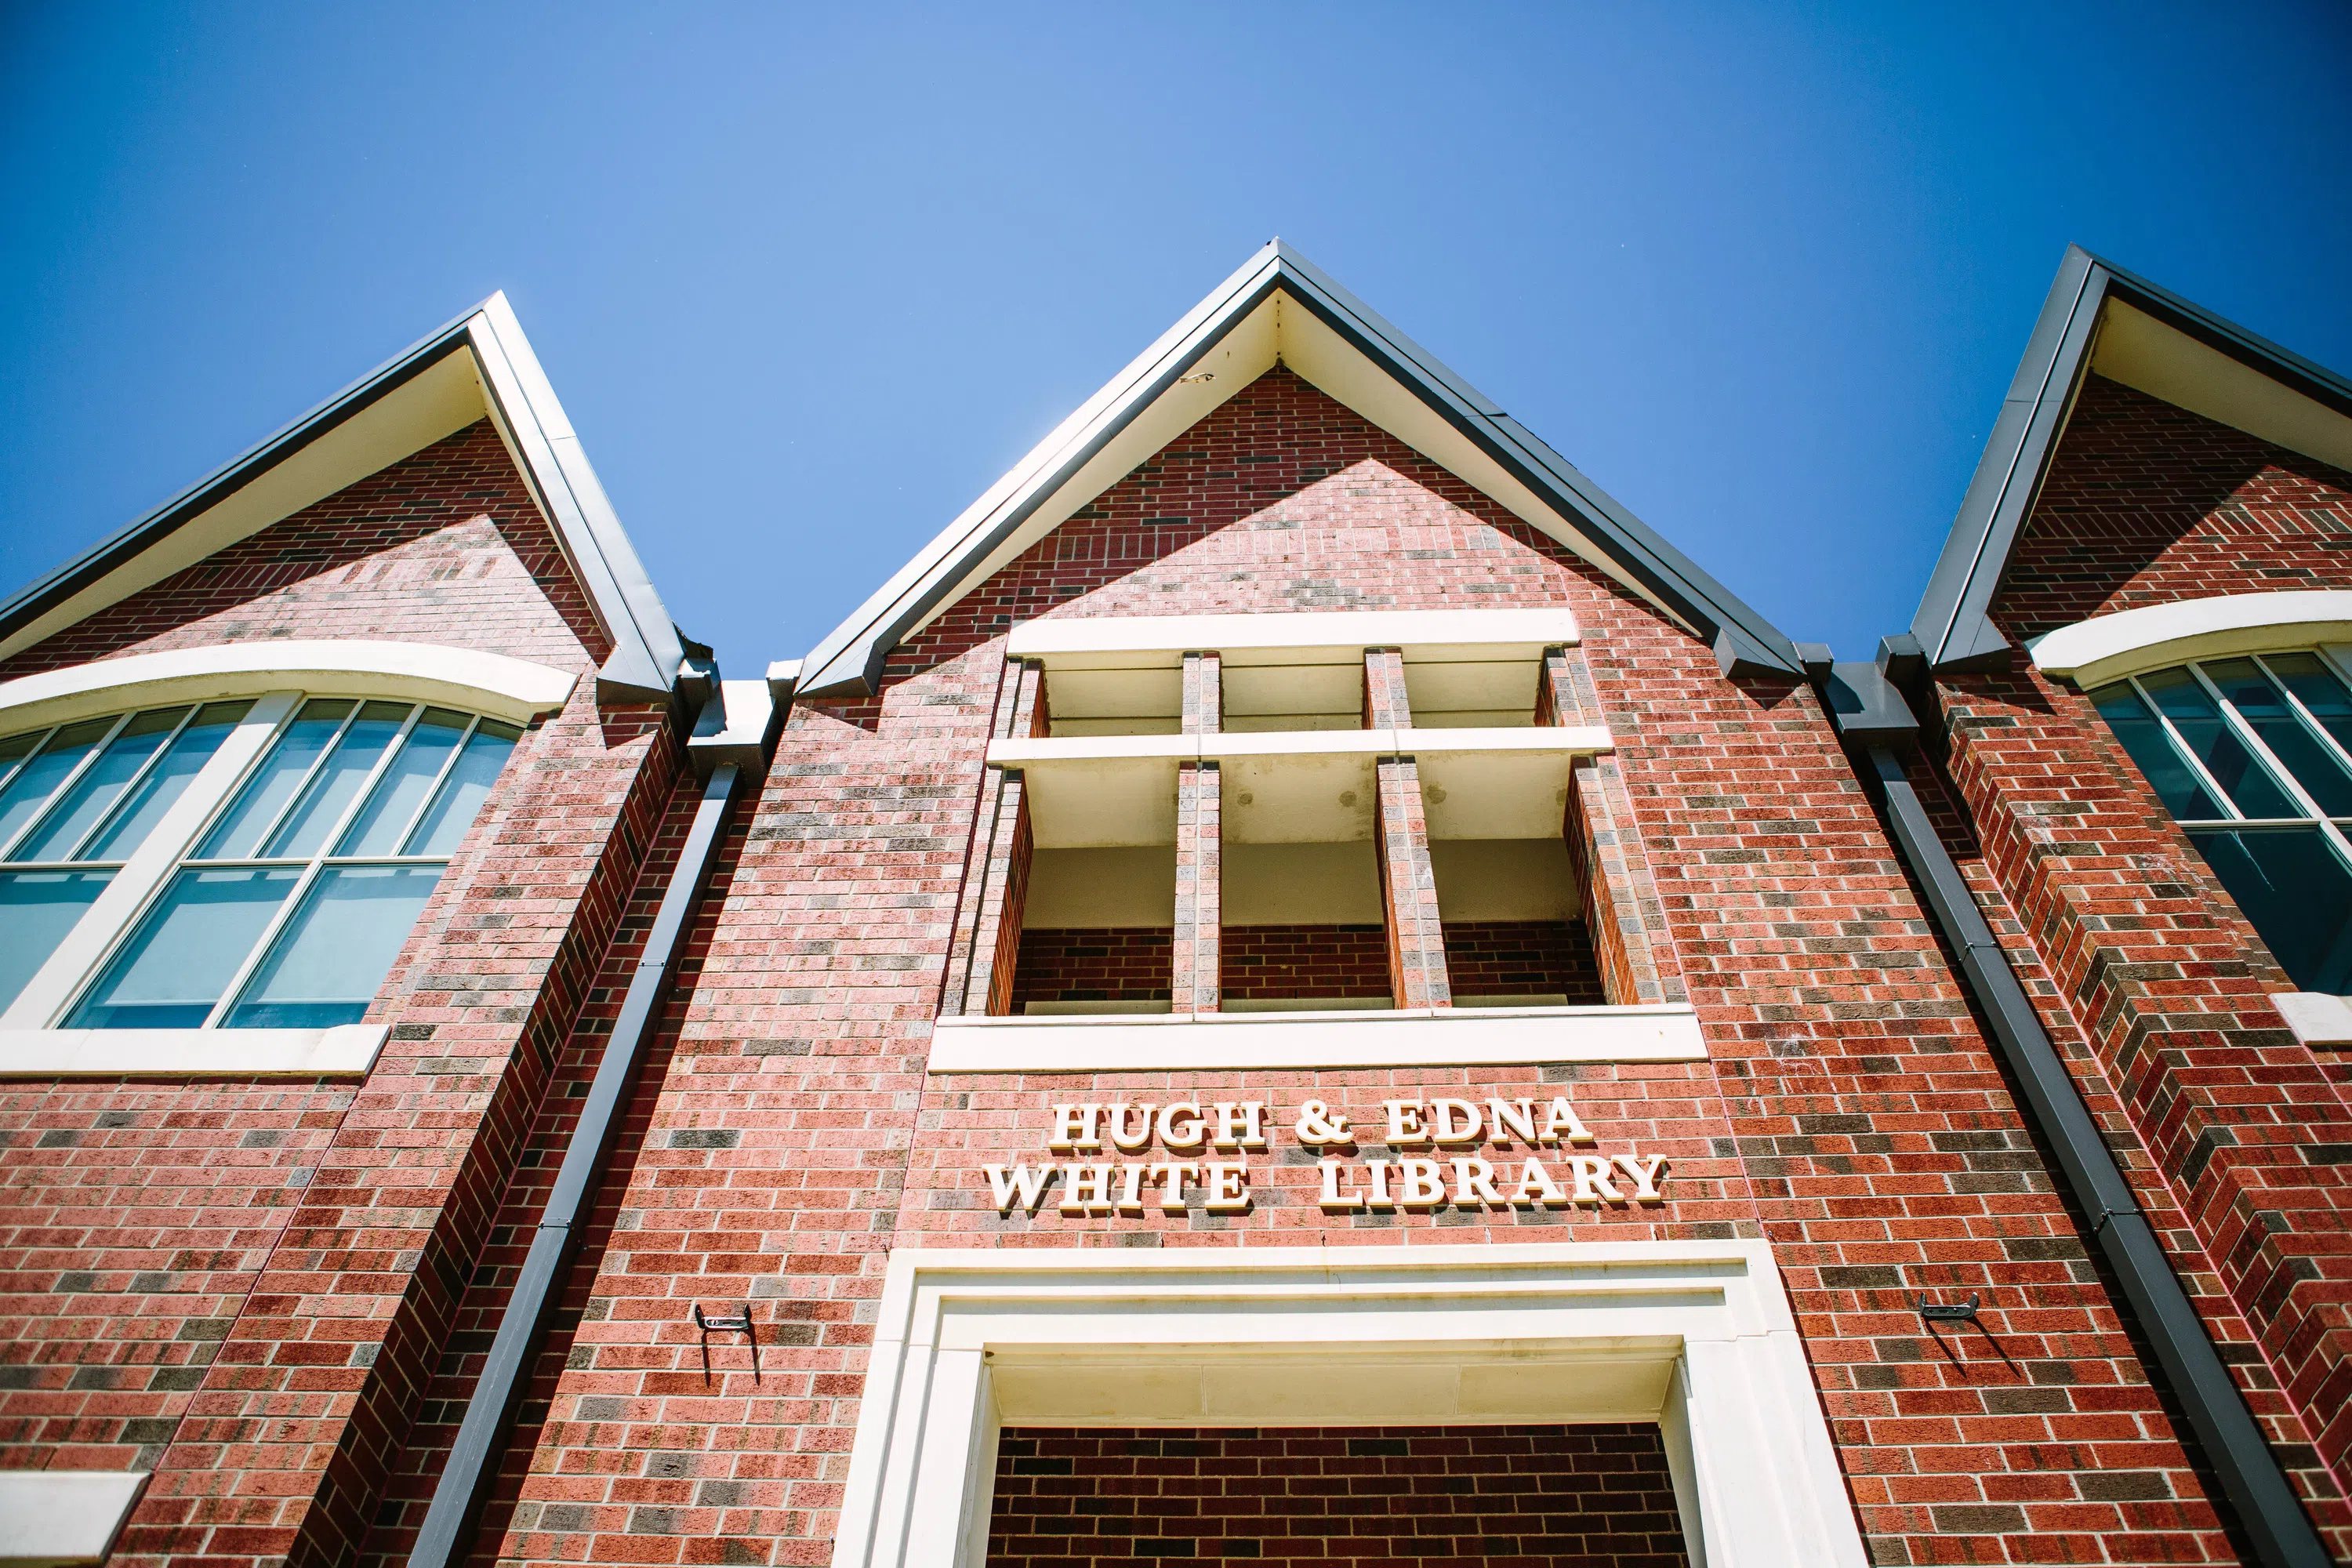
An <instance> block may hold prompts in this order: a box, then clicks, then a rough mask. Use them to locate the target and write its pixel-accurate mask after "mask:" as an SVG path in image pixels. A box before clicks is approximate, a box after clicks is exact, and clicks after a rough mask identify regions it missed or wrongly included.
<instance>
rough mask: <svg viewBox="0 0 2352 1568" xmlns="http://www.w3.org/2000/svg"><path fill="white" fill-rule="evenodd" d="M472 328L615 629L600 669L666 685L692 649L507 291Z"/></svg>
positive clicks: (562, 537)
mask: <svg viewBox="0 0 2352 1568" xmlns="http://www.w3.org/2000/svg"><path fill="white" fill-rule="evenodd" d="M467 330H468V334H469V336H470V339H471V342H472V344H473V348H474V353H475V355H476V357H477V358H478V361H479V363H480V364H481V367H482V376H483V385H484V388H485V390H486V392H487V395H488V405H489V407H490V410H491V412H492V413H494V414H495V415H496V416H498V421H499V427H500V433H501V434H502V435H504V436H505V437H507V439H508V440H509V443H510V444H511V446H512V448H513V451H514V455H515V457H516V458H517V460H518V462H519V464H520V467H521V468H522V470H523V472H524V475H525V477H526V478H527V479H529V480H530V483H531V485H532V488H533V489H534V490H535V491H536V492H537V494H538V497H539V500H540V505H541V509H542V510H544V511H545V513H546V514H547V518H548V521H550V522H551V524H552V525H553V526H554V529H555V532H556V537H557V539H558V541H559V542H561V544H562V548H563V552H564V554H565V557H566V559H567V560H569V561H570V563H571V564H572V569H573V571H574V572H576V573H577V574H579V576H580V579H581V582H582V584H583V585H584V586H585V587H586V588H587V590H588V596H589V598H590V600H591V601H592V602H593V604H594V605H595V608H596V613H597V618H598V619H599V620H600V621H601V622H603V623H604V630H605V632H606V634H607V635H608V636H610V637H612V638H613V643H614V647H613V652H612V654H611V656H610V657H609V658H606V660H605V661H604V670H603V671H602V672H601V676H600V679H603V680H604V681H605V682H607V683H608V684H610V685H613V686H616V687H619V688H622V689H624V690H625V691H631V692H635V693H639V694H643V695H645V696H652V695H654V694H656V693H667V691H668V690H669V689H670V688H671V686H672V685H673V684H675V682H676V680H677V667H678V661H679V660H680V659H682V658H684V657H685V655H686V650H685V648H684V647H683V646H682V645H681V644H680V643H679V642H678V639H677V628H676V627H675V626H673V625H672V623H671V621H670V617H669V612H668V610H667V609H666V608H665V607H664V606H663V605H662V602H661V595H659V594H657V593H656V592H655V590H654V585H653V580H652V579H651V578H650V577H648V576H647V575H646V569H645V563H643V562H642V561H640V560H639V559H638V558H637V552H636V547H635V545H634V544H632V543H631V542H629V536H628V534H627V532H626V531H625V530H624V529H623V528H622V527H621V520H620V518H619V517H618V516H617V515H616V514H615V513H614V510H613V503H612V500H610V498H608V497H607V496H606V495H605V494H604V485H603V484H602V483H601V482H600V481H599V480H598V479H597V478H596V470H595V469H594V468H593V467H591V466H590V464H589V462H588V455H587V453H586V452H585V451H584V450H583V449H582V447H581V445H580V437H578V435H577V434H575V433H574V432H573V430H572V421H571V418H570V416H567V415H566V414H565V413H564V411H563V405H562V403H561V402H559V401H558V400H557V398H556V395H555V388H554V385H553V384H551V382H550V381H549V380H548V379H547V373H546V372H545V371H544V370H542V369H541V367H540V363H539V356H538V354H537V353H534V352H532V349H531V346H530V339H528V338H526V337H525V336H524V335H523V331H522V325H521V323H520V321H517V320H516V319H515V314H514V310H513V307H512V306H510V305H509V304H508V303H507V297H506V295H505V294H504V293H498V294H493V295H491V296H490V297H489V299H488V300H484V301H483V303H482V307H481V310H479V312H478V314H477V315H476V316H475V317H474V318H473V319H472V320H471V321H468V323H467Z"/></svg>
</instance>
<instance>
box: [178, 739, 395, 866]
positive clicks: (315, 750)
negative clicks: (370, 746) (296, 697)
mask: <svg viewBox="0 0 2352 1568" xmlns="http://www.w3.org/2000/svg"><path fill="white" fill-rule="evenodd" d="M356 706H358V704H356V703H353V702H348V701H337V700H325V701H320V700H312V701H309V702H305V703H304V704H302V712H301V714H300V716H299V717H298V718H297V719H296V720H295V721H294V722H292V723H291V724H289V725H287V726H286V732H285V733H284V734H282V735H280V736H278V743H277V744H276V745H274V746H272V747H270V748H269V755H268V756H267V757H265V758H263V759H262V763H261V766H260V767H259V768H258V769H257V770H255V772H254V775H253V776H252V777H251V778H249V779H247V781H246V784H245V788H244V789H243V790H242V791H241V792H239V794H238V795H237V797H236V805H232V806H230V807H229V808H228V815H227V816H224V817H222V818H221V820H220V826H217V827H215V828H214V829H213V830H212V834H211V836H210V837H207V838H205V842H204V847H202V848H201V849H199V850H198V851H197V854H198V856H199V858H203V859H206V860H244V859H247V858H251V856H252V855H253V852H254V850H255V848H256V847H257V845H258V843H259V840H260V838H261V836H262V835H263V834H264V833H267V832H268V830H269V825H270V824H271V823H272V822H275V821H276V820H277V819H278V813H279V812H280V811H282V810H284V809H285V807H286V803H287V802H288V801H289V800H290V799H292V798H293V795H294V792H295V791H296V790H298V789H299V788H301V787H302V779H303V775H305V774H306V773H309V772H310V765H311V764H312V763H316V762H317V761H318V760H319V758H320V754H321V753H323V752H325V751H326V749H327V747H328V746H329V745H330V744H331V743H332V742H333V741H334V739H335V731H336V730H337V729H338V728H340V727H341V724H342V721H344V720H345V719H347V718H349V717H351V711H352V709H353V708H354V707H356Z"/></svg>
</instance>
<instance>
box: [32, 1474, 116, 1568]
mask: <svg viewBox="0 0 2352 1568" xmlns="http://www.w3.org/2000/svg"><path fill="white" fill-rule="evenodd" d="M150 1479H152V1471H148V1470H0V1564H8V1563H22V1564H26V1565H27V1568H30V1565H31V1564H34V1563H103V1562H105V1561H106V1558H107V1555H108V1554H109V1553H110V1552H112V1551H113V1550H114V1541H115V1537H117V1536H118V1535H120V1534H121V1533H122V1527H123V1525H124V1524H125V1523H127V1522H128V1521H130V1518H131V1510H132V1509H134V1508H136V1507H137V1506H138V1505H139V1498H140V1494H141V1493H142V1492H144V1491H145V1490H146V1489H147V1483H148V1481H149V1480H150Z"/></svg>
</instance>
